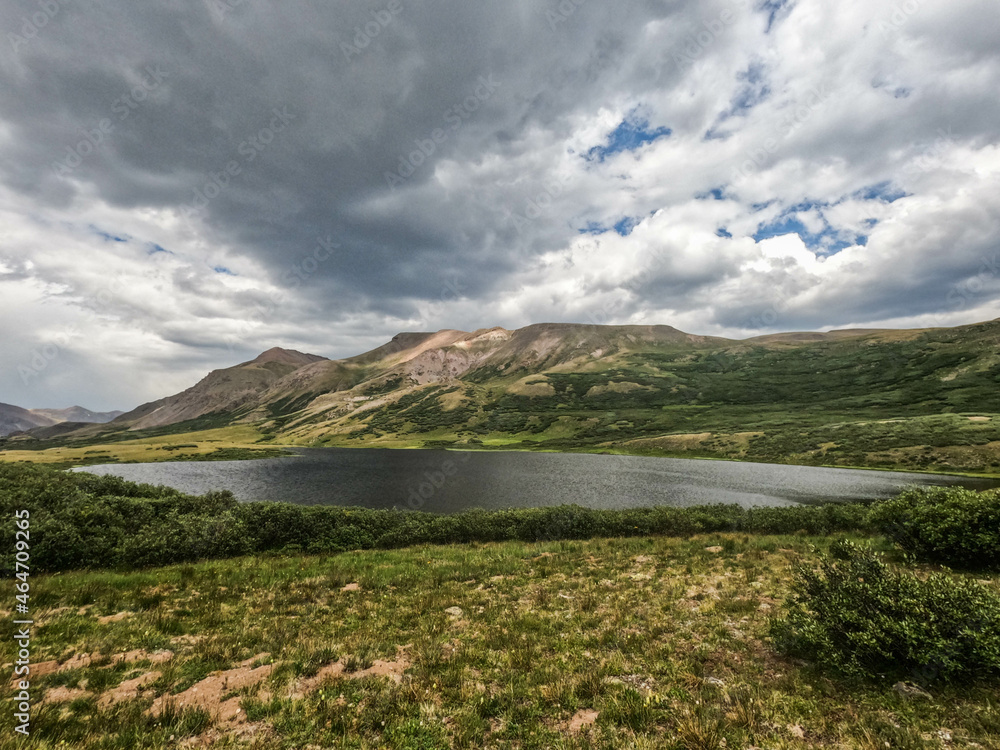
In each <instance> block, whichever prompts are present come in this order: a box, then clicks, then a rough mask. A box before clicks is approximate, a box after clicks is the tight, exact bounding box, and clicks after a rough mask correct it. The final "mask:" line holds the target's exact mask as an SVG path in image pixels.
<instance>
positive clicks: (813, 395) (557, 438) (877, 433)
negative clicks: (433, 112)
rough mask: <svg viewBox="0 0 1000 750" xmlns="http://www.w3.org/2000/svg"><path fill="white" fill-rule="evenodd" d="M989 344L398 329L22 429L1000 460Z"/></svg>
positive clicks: (82, 439)
mask: <svg viewBox="0 0 1000 750" xmlns="http://www.w3.org/2000/svg"><path fill="white" fill-rule="evenodd" d="M998 342H1000V321H992V322H986V323H980V324H976V325H970V326H961V327H957V328H940V329H913V330H869V329H853V330H840V331H829V332H792V333H781V334H771V335H766V336H758V337H755V338H751V339H745V340H732V339H725V338H718V337H709V336H697V335H692V334H688V333H684V332H683V331H679V330H677V329H676V328H672V327H670V326H665V325H649V326H598V325H579V324H555V323H546V324H537V325H531V326H527V327H525V328H521V329H517V330H507V329H504V328H498V327H494V328H484V329H479V330H476V331H471V332H468V331H459V330H453V329H446V330H442V331H437V332H433V333H430V332H407V333H400V334H398V335H397V336H395V337H393V339H392V340H391V341H389V342H387V343H386V344H384V345H382V346H380V347H378V348H376V349H373V350H372V351H369V352H366V353H364V354H360V355H357V356H355V357H348V358H345V359H338V360H330V359H326V358H324V357H320V356H317V355H312V354H303V353H301V352H296V351H291V350H287V349H271V350H269V351H267V352H264V353H263V354H262V355H260V356H259V357H257V358H256V359H254V360H251V361H250V362H245V363H242V364H239V365H236V366H234V367H229V368H226V369H222V370H215V371H213V372H211V373H209V374H208V375H207V376H206V377H205V378H203V379H202V380H201V381H200V382H198V383H197V384H195V385H194V386H192V387H191V388H189V389H188V390H186V391H184V392H182V393H179V394H176V395H174V396H169V397H167V398H164V399H160V400H159V401H155V402H152V403H149V404H144V405H143V406H140V407H139V408H137V409H135V410H133V411H131V412H128V413H126V414H123V415H121V416H119V417H118V418H117V419H115V420H114V421H112V422H111V423H109V424H107V425H102V426H101V428H100V429H98V428H96V427H95V426H91V427H89V428H81V429H79V430H76V431H74V430H65V429H61V428H52V427H50V428H40V429H37V430H35V431H33V432H32V433H31V435H32V436H33V437H37V438H40V439H47V438H56V437H58V438H59V439H60V440H64V441H68V442H69V443H73V442H76V443H78V444H89V443H88V441H89V442H90V443H93V442H95V441H98V439H100V440H104V441H107V440H118V439H125V438H126V435H135V434H136V433H141V432H142V431H144V430H145V431H151V430H152V431H155V432H153V433H151V434H163V433H165V432H166V433H184V432H191V431H196V430H202V429H206V428H210V427H223V426H226V425H236V424H240V425H249V426H252V427H253V428H254V429H255V430H256V431H257V433H258V434H259V435H260V440H261V441H263V442H273V443H279V444H285V445H346V446H364V445H371V446H384V447H403V446H478V445H483V446H496V447H499V446H518V447H525V448H547V449H554V450H570V449H586V450H611V449H613V450H621V451H623V452H631V453H652V454H659V455H662V454H669V455H706V456H718V457H728V458H752V459H759V460H790V459H789V457H797V458H796V460H798V461H799V462H804V463H809V462H812V463H833V464H845V465H848V464H849V465H880V466H906V467H911V468H924V467H933V466H943V467H956V468H963V469H968V470H977V468H978V469H981V470H985V469H984V468H983V467H990V466H996V471H997V472H998V473H1000V387H998V386H1000V349H998ZM994 414H995V415H997V418H996V419H994V418H993V416H992V415H994ZM961 415H964V416H961ZM116 435H118V436H119V437H115V436H116Z"/></svg>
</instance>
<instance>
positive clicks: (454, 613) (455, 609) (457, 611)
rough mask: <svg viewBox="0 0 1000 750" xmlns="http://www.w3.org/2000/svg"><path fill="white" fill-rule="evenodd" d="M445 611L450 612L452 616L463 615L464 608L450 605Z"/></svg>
mask: <svg viewBox="0 0 1000 750" xmlns="http://www.w3.org/2000/svg"><path fill="white" fill-rule="evenodd" d="M445 613H446V614H448V615H450V616H452V617H461V616H462V608H461V607H448V609H446V610H445Z"/></svg>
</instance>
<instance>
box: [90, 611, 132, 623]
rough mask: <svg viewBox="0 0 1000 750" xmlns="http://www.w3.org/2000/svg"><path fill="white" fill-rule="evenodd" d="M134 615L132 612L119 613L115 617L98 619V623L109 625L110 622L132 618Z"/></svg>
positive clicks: (109, 616) (106, 616)
mask: <svg viewBox="0 0 1000 750" xmlns="http://www.w3.org/2000/svg"><path fill="white" fill-rule="evenodd" d="M133 614H134V613H132V612H117V613H115V614H113V615H105V616H104V617H98V618H97V621H98V622H99V623H101V625H107V624H108V623H109V622H118V621H120V620H124V619H125V618H126V617H131V616H132V615H133Z"/></svg>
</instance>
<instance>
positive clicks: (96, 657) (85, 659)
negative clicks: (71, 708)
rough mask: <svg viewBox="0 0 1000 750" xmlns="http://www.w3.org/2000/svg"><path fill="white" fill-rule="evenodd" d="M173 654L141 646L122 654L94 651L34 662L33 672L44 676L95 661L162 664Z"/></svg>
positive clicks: (89, 664) (107, 663) (110, 663)
mask: <svg viewBox="0 0 1000 750" xmlns="http://www.w3.org/2000/svg"><path fill="white" fill-rule="evenodd" d="M173 656H174V652H173V651H154V652H152V653H150V652H149V651H146V650H145V649H141V648H137V649H135V650H134V651H127V652H123V653H120V654H112V655H111V656H103V655H101V654H99V653H97V652H94V653H93V654H73V655H72V656H71V657H70V658H69V659H67V660H66V661H64V662H62V663H60V662H58V661H56V660H55V659H52V660H50V661H41V662H38V663H37V664H32V665H31V674H32V675H33V676H34V677H44V676H45V675H47V674H52V673H53V672H65V671H66V670H67V669H80V668H82V667H89V666H91V665H93V664H94V663H95V662H98V663H97V665H96V666H99V667H110V666H112V665H114V664H120V663H122V662H133V661H149V662H152V663H153V664H162V663H163V662H165V661H167V660H169V659H172V658H173ZM101 662H104V663H101Z"/></svg>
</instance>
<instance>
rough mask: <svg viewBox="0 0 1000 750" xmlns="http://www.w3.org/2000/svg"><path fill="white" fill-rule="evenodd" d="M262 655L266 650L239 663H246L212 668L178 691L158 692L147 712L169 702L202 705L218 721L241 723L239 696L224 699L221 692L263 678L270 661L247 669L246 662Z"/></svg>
mask: <svg viewBox="0 0 1000 750" xmlns="http://www.w3.org/2000/svg"><path fill="white" fill-rule="evenodd" d="M266 656H267V655H266V654H261V655H259V656H255V657H253V658H252V659H249V660H247V661H244V662H242V664H243V665H247V666H238V667H236V668H235V669H227V670H225V671H222V672H213V673H212V674H210V675H209V676H208V677H206V678H205V679H204V680H202V681H201V682H199V683H198V684H197V685H192V686H191V687H189V688H188V689H187V690H185V691H184V692H183V693H179V694H178V695H161V696H160V697H159V698H157V699H156V700H155V701H153V705H152V706H151V707H150V709H149V713H150V714H152V715H153V716H159V715H160V714H162V713H163V711H164V709H165V708H166V707H167V706H169V705H173V706H175V707H176V708H179V709H180V708H200V709H203V710H204V711H206V712H208V714H209V715H210V716H211V717H212V718H213V719H214V720H215V721H216V722H219V723H224V724H239V723H243V722H244V721H245V717H244V715H243V714H242V713H241V711H242V710H241V709H240V698H239V696H233V697H231V698H228V699H225V700H223V696H225V695H228V694H229V693H232V692H233V691H236V690H240V689H242V688H245V687H250V686H252V685H257V684H258V683H260V682H262V681H263V680H265V679H267V677H268V676H269V675H270V674H271V670H273V669H274V665H273V664H264V665H262V666H259V667H257V668H256V669H251V668H250V667H249V666H248V665H249V664H251V663H253V662H254V661H256V660H258V659H260V658H264V657H266Z"/></svg>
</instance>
